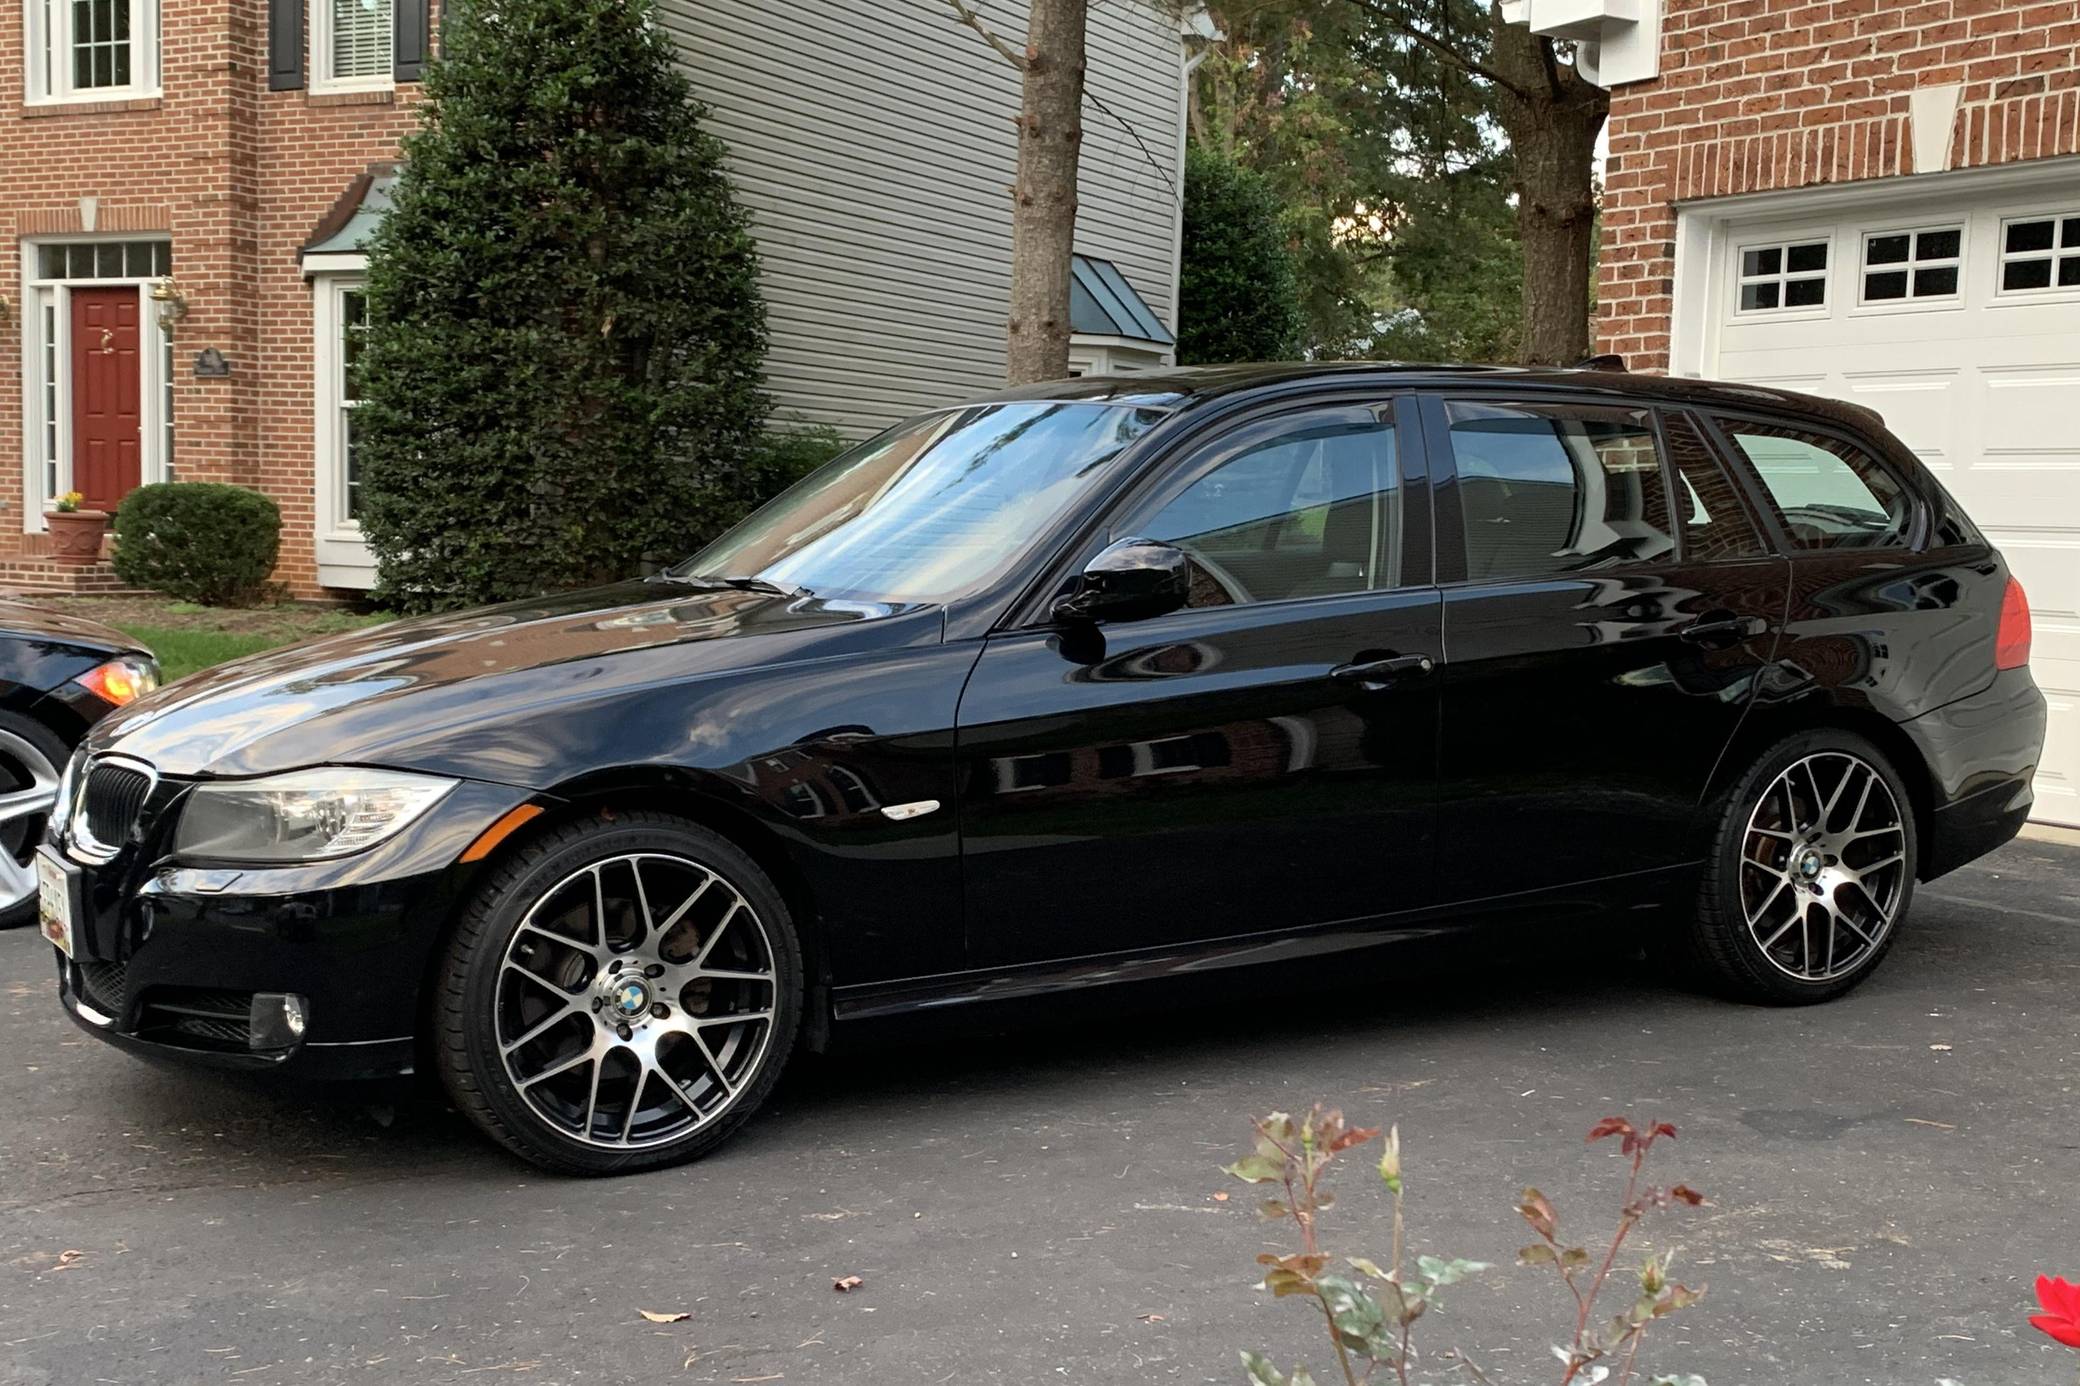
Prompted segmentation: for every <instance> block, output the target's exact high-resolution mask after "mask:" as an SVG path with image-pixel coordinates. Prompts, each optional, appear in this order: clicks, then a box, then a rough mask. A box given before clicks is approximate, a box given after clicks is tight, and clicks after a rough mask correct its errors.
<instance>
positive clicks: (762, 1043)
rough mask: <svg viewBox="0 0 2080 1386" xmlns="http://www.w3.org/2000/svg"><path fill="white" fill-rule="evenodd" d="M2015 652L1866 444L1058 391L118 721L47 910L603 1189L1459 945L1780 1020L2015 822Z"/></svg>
mask: <svg viewBox="0 0 2080 1386" xmlns="http://www.w3.org/2000/svg"><path fill="white" fill-rule="evenodd" d="M2029 640H2030V632H2029V618H2028V608H2027V606H2026V604H2025V603H2024V600H2023V595H2022V592H2021V589H2020V588H2019V587H2018V586H2017V585H2016V583H2015V582H2014V580H2013V579H2012V578H2010V576H2009V575H2008V570H2007V566H2006V564H2005V563H2004V562H2003V561H2002V559H2001V555H2000V554H1999V553H1998V552H1996V551H1995V549H1994V548H1993V547H1992V546H1991V545H1989V544H1988V543H1987V542H1986V540H1985V539H1984V538H1983V537H1982V536H1981V534H1980V533H1979V531H1978V530H1976V529H1975V528H1974V527H1973V525H1972V522H1971V520H1970V519H1969V518H1967V517H1966V516H1965V515H1964V514H1963V512H1962V511H1960V510H1959V509H1958V507H1957V505H1956V503H1955V502H1954V501H1953V500H1952V499H1951V498H1950V497H1949V496H1948V495H1946V494H1945V493H1944V491H1943V490H1942V488H1941V487H1940V486H1939V485H1938V484H1937V483H1936V482H1935V480H1934V479H1932V478H1931V477H1930V475H1929V474H1928V472H1927V471H1926V470H1924V469H1923V467H1922V466H1921V465H1920V464H1919V463H1918V462H1917V461H1916V459H1915V458H1914V456H1913V454H1912V453H1911V452H1909V451H1908V450H1907V449H1906V448H1905V447H1904V446H1903V445H1902V444H1901V443H1900V442H1899V441H1898V440H1897V439H1896V438H1894V437H1893V436H1892V435H1891V434H1890V433H1888V432H1887V431H1886V430H1885V428H1884V426H1883V424H1882V423H1881V422H1880V420H1879V419H1878V418H1877V417H1876V416H1875V415H1872V414H1870V413H1868V412H1865V411H1862V410H1859V409H1855V408H1852V407H1848V406H1844V405H1840V404H1834V403H1829V402H1826V401H1822V400H1818V399H1809V398H1804V397H1801V396H1797V395H1791V394H1785V393H1782V392H1779V391H1775V390H1768V389H1758V388H1753V387H1746V386H1739V387H1736V386H1730V385H1711V384H1703V383H1699V382H1694V381H1683V380H1672V379H1655V378H1647V377H1635V376H1630V375H1626V374H1623V373H1621V372H1594V371H1582V372H1573V371H1523V370H1506V369H1473V368H1459V369H1444V368H1418V367H1354V366H1317V367H1297V366H1295V367H1287V366H1280V367H1258V368H1226V369H1214V370H1206V371H1179V372H1176V373H1174V374H1161V375H1143V376H1133V377H1123V378H1114V379H1089V380H1080V381H1069V382H1064V383H1061V384H1058V385H1051V386H1046V387H1041V388H1037V389H1024V390H1017V391H1011V392H1007V393H1003V394H999V395H995V396H991V397H988V398H984V399H978V400H976V401H974V402H972V403H967V404H963V405H958V406H954V407H949V408H945V409H940V410H936V411H933V412H930V413H926V414H923V415H921V416H919V417H917V418H914V419H911V420H909V421H907V422H905V423H902V424H899V425H897V426H896V427H894V428H892V429H890V430H889V431H888V432H886V433H884V434H882V435H881V436H879V437H877V438H874V439H872V440H871V441H868V442H866V443H863V444H861V445H859V446H858V447H856V448H854V449H852V450H851V451H849V452H847V453H846V454H844V455H843V456H841V457H839V458H838V459H837V460H835V461H833V462H831V463H830V464H829V465H828V466H826V467H824V468H822V469H821V470H819V471H817V472H815V473H813V474H812V475H811V476H809V477H808V478H807V479H806V480H804V481H802V482H801V483H800V484H799V485H797V486H795V487H794V488H793V489H791V490H790V491H788V492H787V493H786V494H784V495H783V496H781V497H780V498H778V499H777V500H775V501H773V502H772V503H771V504H770V505H768V506H767V507H766V508H765V509H763V510H761V511H760V512H759V513H757V514H756V515H754V516H752V517H751V518H750V519H749V520H747V521H746V522H745V523H744V524H742V525H741V526H739V527H738V528H737V529H735V530H734V531H732V532H731V533H729V534H727V535H725V536H724V537H723V538H721V539H719V540H717V541H716V542H715V543H714V544H713V545H711V546H710V547H709V548H708V549H706V550H705V551H703V552H701V553H700V554H697V555H695V556H694V557H693V558H691V559H688V560H687V561H686V562H685V563H683V564H682V565H680V566H678V567H676V568H673V569H671V570H669V571H666V572H662V573H659V574H657V575H656V576H655V577H654V578H651V579H649V580H647V581H640V582H631V583H627V584H624V585H620V586H615V587H608V588H603V589H599V590H596V591H587V592H576V593H569V594H564V595H558V596H553V597H546V598H543V599H541V600H539V601H532V602H525V603H519V604H515V605H508V606H501V607H494V608H490V609H486V610H477V611H469V612H464V613H461V614H456V615H447V616H439V617H433V618H428V619H421V620H412V621H405V622H400V623H398V624H394V625H390V626H385V627H382V628H379V629H374V630H367V631H360V632H355V633H351V634H347V635H342V636H338V637H334V638H332V639H329V640H325V641H322V642H319V643H316V644H312V645H306V646H303V647H301V648H299V649H295V650H292V651H288V652H283V653H276V654H269V655H262V656H259V657H256V658H253V659H249V660H245V661H242V662H240V663H236V664H232V665H228V666H225V667H223V668H220V669H217V670H215V671H212V672H209V673H207V674H203V675H200V676H198V677H195V678H191V679H187V680H183V681H182V682H180V683H178V684H176V685H174V686H172V687H170V688H167V689H164V690H162V691H161V692H159V693H158V694H156V695H154V696H151V697H148V698H146V699H144V700H142V701H140V702H138V703H136V704H134V705H132V706H131V707H129V708H127V709H125V710H123V711H122V712H120V713H118V714H117V715H115V716H114V717H111V718H110V719H108V720H107V721H105V722H103V723H102V724H100V726H99V727H97V728H96V729H95V731H94V733H93V734H92V736H91V737H90V738H89V740H88V742H87V744H86V745H85V746H84V747H83V748H82V750H81V752H80V753H79V754H78V755H77V756H76V757H74V759H73V761H72V763H71V765H70V766H69V767H68V769H67V770H66V773H65V782H64V785H63V788H62V798H61V801H60V802H61V812H60V813H59V814H58V815H57V828H56V831H55V832H54V835H53V840H52V842H51V843H50V844H49V845H48V846H46V847H45V848H44V849H43V851H42V854H41V856H40V857H39V860H38V867H39V872H40V876H41V911H42V923H43V928H44V930H45V932H46V933H47V934H48V935H49V936H50V938H51V939H52V941H53V942H54V943H55V945H56V947H57V963H58V972H59V978H60V995H61V998H62V1003H63V1005H64V1008H65V1009H66V1011H67V1012H68V1013H70V1014H71V1015H72V1016H73V1017H74V1018H75V1019H76V1020H77V1021H78V1023H79V1024H80V1025H82V1026H83V1027H85V1028H86V1029H87V1030H88V1031H89V1032H90V1033H92V1034H95V1035H98V1036H100V1037H101V1038H103V1039H105V1040H107V1041H109V1042H110V1043H112V1044H115V1045H118V1046H120V1047H122V1048H125V1049H128V1050H132V1051H134V1052H137V1053H141V1054H148V1055H154V1056H164V1057H177V1058H180V1059H183V1060H187V1061H192V1062H196V1063H207V1064H216V1065H223V1066H230V1067H239V1068H252V1069H273V1070H280V1071H284V1072H290V1073H302V1074H309V1075H313V1076H357V1075H378V1074H396V1073H401V1072H405V1071H410V1070H413V1069H415V1068H416V1069H422V1070H423V1069H428V1068H430V1069H432V1070H433V1071H436V1072H438V1074H439V1076H440V1078H441V1079H442V1081H443V1082H444V1083H445V1085H446V1088H447V1091H448V1092H449V1094H450V1095H451V1096H452V1098H453V1100H454V1101H455V1103H456V1104H457V1105H458V1106H460V1107H461V1109H462V1110H463V1111H464V1112H466V1113H467V1114H468V1115H469V1116H470V1117H471V1118H472V1119H473V1120H474V1121H475V1122H476V1123H477V1124H478V1125H480V1126H481V1127H482V1128H483V1130H484V1131H485V1132H486V1133H488V1134H489V1135H490V1136H492V1137H493V1138H495V1139H496V1140H498V1141H500V1142H502V1143H503V1144H505V1145H506V1146H508V1147H509V1148H511V1149H512V1150H514V1151H516V1152H518V1153H519V1154H521V1155H522V1156H524V1157H526V1158H528V1159H530V1160H533V1161H535V1162H537V1163H538V1164H541V1165H543V1166H546V1167H549V1168H552V1169H557V1170H565V1171H572V1172H583V1173H599V1172H607V1171H614V1170H627V1169H634V1168H641V1167H645V1166H653V1165H661V1164H665V1163H668V1162H671V1161H675V1160H681V1159H685V1158H688V1157H691V1156H694V1155H697V1154H699V1153H700V1152H702V1151H704V1150H707V1149H709V1148H710V1147H712V1146H714V1145H715V1144H716V1143H718V1142H719V1141H721V1140H723V1139H724V1138H725V1137H726V1136H727V1135H728V1134H729V1133H730V1132H731V1131H733V1130H734V1129H735V1128H737V1127H738V1126H740V1125H741V1124H742V1123H743V1122H744V1121H746V1120H747V1119H748V1118H749V1117H750V1116H751V1114H752V1113H753V1111H754V1110H755V1109H756V1108H757V1107H758V1105H759V1103H760V1101H761V1100H762V1099H763V1098H764V1097H765V1096H766V1095H767V1093H768V1092H770V1091H771V1089H772V1087H773V1084H774V1082H775V1081H776V1079H777V1078H778V1076H779V1073H780V1069H781V1066H782V1065H783V1064H784V1063H785V1062H786V1060H787V1058H788V1055H789V1053H790V1052H791V1051H792V1050H793V1049H794V1048H795V1047H796V1046H797V1044H801V1043H807V1044H812V1045H821V1044H823V1043H826V1042H827V1040H828V1038H829V1035H830V1033H831V1031H832V1027H833V1022H836V1021H842V1020H846V1019H849V1018H856V1017H865V1016H876V1015H884V1014H889V1013H893V1012H899V1011H905V1010H913V1009H918V1008H924V1007H937V1006H945V1005H949V1004H953V1003H960V1002H968V1001H975V1000H981V999H987V998H992V997H1007V996H1017V995H1028V994H1036V993H1044V992H1048V991H1051V990H1055V989H1061V988H1075V987H1090V986H1096V985H1101V984H1109V983H1113V982H1118V981H1123V980H1131V979H1135V978H1144V977H1157V976H1162V975H1164V974H1168V973H1174V972H1179V971H1183V970H1193V971H1203V970H1206V969H1210V968H1218V967H1222V966H1246V965H1255V964H1260V963H1263V962H1266V961H1268V960H1274V959H1279V958H1284V957H1291V956H1299V955H1303V954H1306V955H1319V954H1322V953H1325V952H1332V951H1334V950H1338V949H1361V948H1371V947H1375V946H1378V945H1382V944H1385V943H1389V942H1392V941H1394V940H1396V939H1397V938H1407V937H1411V936H1414V935H1419V934H1420V935H1435V934H1437V933H1438V932H1439V931H1441V930H1445V929H1452V928H1459V927H1474V926H1478V925H1482V924H1486V925H1488V926H1491V927H1496V926H1500V927H1525V926H1526V925H1527V923H1530V922H1535V921H1546V922H1551V921H1554V920H1557V919H1561V918H1563V917H1567V916H1570V915H1573V914H1576V913H1578V912H1583V911H1589V912H1615V911H1631V910H1633V909H1636V908H1637V909H1641V910H1642V912H1643V913H1645V914H1649V915H1655V916H1656V917H1659V918H1661V919H1663V920H1664V921H1665V922H1664V924H1663V926H1662V927H1663V928H1665V930H1666V931H1667V937H1668V940H1669V941H1670V942H1671V943H1673V944H1675V945H1678V947H1679V950H1680V952H1681V953H1683V954H1684V955H1686V956H1687V957H1689V958H1690V959H1691V960H1692V961H1693V962H1694V964H1695V965H1696V966H1697V967H1698V968H1700V969H1701V970H1702V971H1703V973H1704V974H1705V975H1707V976H1708V977H1710V978H1713V979H1715V980H1716V981H1717V983H1718V984H1719V985H1720V986H1721V987H1722V988H1723V989H1724V990H1726V991H1728V992H1730V993H1732V994H1733V995H1735V996H1738V997H1742V998H1746V999H1748V1000H1752V1001H1759V1002H1776V1003H1799V1002H1812V1001H1821V1000H1825V999H1827V998H1830V997H1833V996H1837V995H1839V994H1840V993H1842V992H1844V991H1846V990H1848V989H1849V988H1850V987H1853V986H1854V985H1856V983H1857V982H1859V981H1861V980H1862V979H1863V978H1864V977H1866V976H1868V975H1869V974H1870V973H1871V971H1872V970H1873V969H1874V968H1876V967H1877V966H1878V964H1879V962H1880V960H1881V959H1882V958H1883V957H1884V955H1885V953H1886V951H1887V950H1888V949H1889V948H1890V947H1891V946H1892V944H1893V943H1894V942H1895V940H1896V939H1897V938H1898V936H1899V931H1900V929H1901V928H1902V927H1903V925H1904V922H1905V919H1906V915H1907V913H1908V907H1909V903H1910V901H1911V898H1912V895H1913V891H1914V886H1915V883H1916V882H1917V881H1925V880H1928V879H1930V878H1932V877H1935V876H1939V875H1941V874H1943V873H1944V872H1946V871H1950V870H1952V869H1954V868H1955V867H1957V866H1958V865H1960V864H1961V863H1964V862H1966V861H1969V860H1971V859H1972V858H1974V857H1976V856H1979V855H1980V854H1982V853H1984V852H1987V851H1989V850H1990V849H1992V848H1994V847H1996V846H1998V845H1999V844H2001V843H2003V842H2005V841H2007V840H2008V838H2009V837H2011V836H2012V835H2013V834H2014V833H2015V832H2016V831H2017V829H2018V828H2019V827H2020V825H2021V824H2022V822H2023V821H2024V819H2025V818H2026V817H2027V816H2028V813H2029V810H2030V806H2031V792H2030V780H2031V774H2032V771H2033V770H2034V768H2035V766H2036V763H2037V758H2038V754H2039V751H2040V749H2041V746H2042V742H2043V737H2044V727H2045V705H2044V700H2043V698H2042V696H2041V695H2040V694H2039V693H2038V691H2037V689H2036V687H2035V685H2034V684H2033V683H2032V681H2031V679H2030V674H2029V670H2028V667H2027V663H2028V655H2029ZM1655 907H1659V909H1658V915H1657V914H1656V908H1655Z"/></svg>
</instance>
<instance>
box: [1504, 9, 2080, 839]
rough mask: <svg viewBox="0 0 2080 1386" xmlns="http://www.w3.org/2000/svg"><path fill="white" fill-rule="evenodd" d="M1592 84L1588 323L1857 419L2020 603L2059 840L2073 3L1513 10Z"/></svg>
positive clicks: (2072, 749) (2079, 390) (2073, 550)
mask: <svg viewBox="0 0 2080 1386" xmlns="http://www.w3.org/2000/svg"><path fill="white" fill-rule="evenodd" d="M1512 8H1513V9H1514V11H1515V14H1514V16H1513V17H1515V18H1517V19H1519V20H1520V21H1523V22H1528V23H1530V24H1531V25H1532V27H1533V28H1534V29H1539V30H1541V31H1542V32H1547V33H1552V34H1556V35H1560V36H1565V37H1571V38H1575V39H1577V40H1580V41H1583V43H1584V52H1585V56H1586V59H1587V62H1586V65H1585V68H1584V70H1585V72H1589V73H1593V74H1594V75H1595V76H1596V77H1597V78H1598V80H1600V81H1601V82H1602V83H1603V84H1604V85H1606V86H1608V87H1609V88H1610V91H1611V114H1610V131H1609V139H1610V153H1609V160H1608V162H1607V164H1606V166H1605V170H1604V173H1605V185H1604V186H1605V197H1604V211H1603V245H1602V252H1601V259H1600V266H1601V268H1600V272H1599V282H1598V291H1597V298H1598V318H1597V323H1596V331H1597V337H1598V342H1599V348H1598V349H1599V350H1603V351H1614V352H1619V353H1622V354H1623V355H1624V356H1625V357H1626V359H1627V361H1628V363H1629V364H1630V365H1632V366H1633V367H1634V368H1635V369H1642V370H1665V371H1673V372H1675V373H1677V374H1681V375H1696V376H1706V377H1715V378H1718V379H1725V380H1743V381H1754V382H1758V383H1767V384H1771V385H1778V386H1782V387H1785V388H1788V389H1794V390H1803V391H1807V392H1809V393H1813V394H1820V395H1830V396H1834V397H1837V398H1841V399H1847V400H1853V401H1855V402H1857V403H1860V404H1864V405H1868V406H1870V407H1871V408H1874V409H1876V410H1877V411H1878V412H1879V413H1880V414H1882V415H1883V416H1884V417H1885V420H1886V422H1887V423H1888V424H1889V425H1890V426H1891V427H1892V429H1893V430H1894V431H1895V432H1897V433H1898V434H1899V435H1900V436H1901V437H1902V438H1904V439H1905V440H1906V441H1907V442H1908V443H1909V444H1910V445H1911V446H1913V447H1914V448H1915V450H1916V451H1917V452H1919V453H1920V455H1921V456H1922V458H1923V459H1924V460H1926V462H1927V463H1928V464H1929V466H1930V467H1931V468H1932V469H1933V470H1934V471H1935V472H1936V473H1937V475H1938V476H1940V477H1941V479H1942V481H1943V484H1944V485H1946V486H1947V487H1949V488H1950V490H1951V491H1952V492H1953V493H1955V494H1956V495H1957V497H1958V498H1959V500H1961V501H1962V502H1963V503H1964V505H1965V506H1966V508H1967V509H1968V510H1970V512H1971V513H1972V515H1973V516H1974V518H1976V519H1977V520H1978V521H1979V523H1980V525H1981V526H1982V527H1983V528H1984V529H1986V531H1987V532H1988V534H1989V535H1990V537H1991V538H1992V539H1993V540H1994V542H1995V543H1997V544H1999V545H2000V547H2001V549H2002V550H2003V552H2004V553H2005V554H2006V555H2007V557H2008V559H2009V561H2010V562H2011V563H2012V565H2013V566H2014V569H2015V573H2016V575H2017V576H2018V577H2019V578H2020V579H2021V580H2022V582H2023V584H2024V586H2025V587H2026V588H2027V590H2028V592H2029V596H2030V604H2031V606H2032V608H2033V612H2034V616H2035V624H2036V648H2035V654H2034V658H2033V659H2032V661H2031V662H2032V666H2033V668H2034V670H2035V673H2036V678H2037V682H2038V683H2039V684H2040V685H2042V687H2043V688H2044V691H2045V694H2046V696H2047V697H2048V698H2049V700H2050V702H2051V708H2052V711H2051V732H2050V740H2049V744H2048V745H2047V746H2046V748H2045V755H2044V763H2043V766H2042V768H2041V769H2040V771H2039V774H2038V776H2037V804H2038V814H2039V816H2041V817H2043V818H2046V819H2048V820H2051V821H2054V822H2062V823H2068V824H2080V0H2051V3H2044V0H1918V2H1917V0H1513V5H1512Z"/></svg>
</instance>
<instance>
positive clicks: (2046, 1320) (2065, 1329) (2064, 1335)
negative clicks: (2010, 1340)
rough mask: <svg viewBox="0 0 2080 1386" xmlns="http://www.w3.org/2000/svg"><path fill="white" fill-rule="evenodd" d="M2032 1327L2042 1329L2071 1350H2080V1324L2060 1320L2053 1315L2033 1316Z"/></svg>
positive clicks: (2031, 1316)
mask: <svg viewBox="0 0 2080 1386" xmlns="http://www.w3.org/2000/svg"><path fill="white" fill-rule="evenodd" d="M2029 1321H2030V1325H2031V1326H2032V1327H2034V1328H2037V1329H2040V1330H2042V1331H2043V1332H2045V1333H2048V1334H2050V1335H2051V1337H2053V1338H2055V1339H2057V1340H2058V1341H2059V1342H2061V1343H2064V1344H2065V1345H2066V1346H2067V1347H2069V1348H2080V1323H2075V1322H2073V1320H2071V1319H2067V1318H2059V1317H2057V1316H2055V1315H2051V1314H2031V1315H2030V1316H2029Z"/></svg>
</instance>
